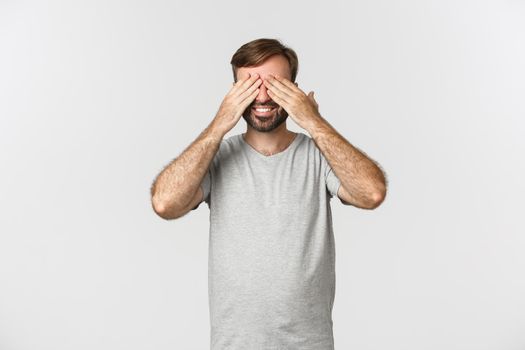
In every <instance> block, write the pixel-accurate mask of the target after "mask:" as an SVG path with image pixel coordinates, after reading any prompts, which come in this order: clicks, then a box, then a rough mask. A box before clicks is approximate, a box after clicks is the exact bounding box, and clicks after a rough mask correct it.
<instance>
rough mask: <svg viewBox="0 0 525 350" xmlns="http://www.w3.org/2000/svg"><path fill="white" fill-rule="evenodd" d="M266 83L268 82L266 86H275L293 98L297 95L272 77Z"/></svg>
mask: <svg viewBox="0 0 525 350" xmlns="http://www.w3.org/2000/svg"><path fill="white" fill-rule="evenodd" d="M266 81H267V84H266V86H267V87H270V86H273V87H275V88H277V89H279V90H281V91H282V92H283V93H285V94H287V95H289V96H292V95H293V94H294V93H295V91H294V90H292V89H290V88H289V87H288V86H286V85H285V84H283V83H282V82H280V81H279V80H277V79H275V78H272V77H271V76H270V77H269V78H268V79H267V80H266ZM294 86H295V85H294Z"/></svg>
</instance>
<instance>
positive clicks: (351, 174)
mask: <svg viewBox="0 0 525 350" xmlns="http://www.w3.org/2000/svg"><path fill="white" fill-rule="evenodd" d="M310 122H311V123H310V125H309V126H308V130H307V131H308V132H309V133H310V135H311V136H312V139H313V140H314V142H315V144H316V145H317V147H318V148H319V149H320V151H321V152H322V153H323V155H324V157H325V158H326V160H327V161H328V163H329V164H330V166H331V167H332V170H333V171H334V172H335V174H336V176H337V178H338V179H339V180H340V181H341V186H340V188H339V191H338V192H337V196H338V197H339V198H340V199H341V200H342V201H343V203H344V204H352V205H354V206H357V207H359V208H363V209H374V208H376V207H378V206H379V205H380V204H381V203H382V202H383V200H384V198H385V196H386V188H387V185H386V177H385V174H384V173H383V171H382V170H381V169H380V167H379V166H378V165H377V164H376V163H375V162H374V161H373V160H371V159H370V158H368V157H367V156H366V155H365V153H364V152H361V151H360V150H358V149H357V148H356V147H354V146H352V145H351V144H350V143H349V142H348V141H347V140H346V139H345V138H344V137H343V136H341V135H340V134H339V133H338V132H337V131H336V130H335V128H334V127H332V126H331V125H330V124H329V123H328V122H327V121H326V120H325V119H324V118H323V117H322V116H320V115H317V117H316V118H312V119H311V120H310ZM345 202H346V203H345Z"/></svg>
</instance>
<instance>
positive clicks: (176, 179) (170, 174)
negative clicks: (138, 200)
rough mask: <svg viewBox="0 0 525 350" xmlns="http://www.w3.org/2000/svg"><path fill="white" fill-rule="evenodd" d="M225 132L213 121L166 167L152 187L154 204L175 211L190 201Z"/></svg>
mask: <svg viewBox="0 0 525 350" xmlns="http://www.w3.org/2000/svg"><path fill="white" fill-rule="evenodd" d="M224 134H225V133H224V132H223V131H222V130H221V129H219V128H218V127H217V126H216V124H215V123H214V122H212V123H210V125H209V126H208V127H207V128H206V129H204V131H203V132H201V134H200V135H199V136H198V137H197V138H196V139H195V141H193V142H192V143H191V144H190V145H189V146H188V147H187V148H186V149H185V150H184V151H183V152H182V153H181V154H180V155H179V156H178V157H177V158H176V159H175V160H173V161H172V162H171V163H170V164H169V165H167V166H166V167H165V168H164V169H163V170H162V172H161V173H160V174H159V175H158V176H157V179H156V180H155V182H154V183H153V186H152V187H151V197H152V203H153V206H154V207H155V209H156V210H157V211H159V212H174V211H177V210H181V209H182V208H185V206H186V205H188V204H189V203H190V201H191V200H192V198H193V196H194V195H195V192H196V191H197V190H198V188H199V186H200V184H201V182H202V180H203V178H204V175H205V174H206V172H207V171H208V167H209V166H210V164H211V161H212V160H213V157H214V156H215V154H216V153H217V151H218V149H219V146H220V143H221V140H222V138H223V137H224Z"/></svg>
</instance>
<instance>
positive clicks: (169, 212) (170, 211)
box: [151, 197, 182, 220]
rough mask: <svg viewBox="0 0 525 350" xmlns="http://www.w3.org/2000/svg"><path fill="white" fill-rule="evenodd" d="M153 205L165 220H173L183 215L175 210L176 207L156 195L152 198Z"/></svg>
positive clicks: (155, 210) (154, 209)
mask: <svg viewBox="0 0 525 350" xmlns="http://www.w3.org/2000/svg"><path fill="white" fill-rule="evenodd" d="M151 206H152V208H153V211H154V212H155V214H157V215H158V216H159V217H161V218H163V219H164V220H173V219H177V218H179V217H181V216H182V215H180V214H179V213H178V211H177V210H174V208H170V207H169V206H168V205H167V204H166V203H165V202H163V201H160V200H159V199H158V198H156V197H152V198H151Z"/></svg>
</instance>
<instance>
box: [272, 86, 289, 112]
mask: <svg viewBox="0 0 525 350" xmlns="http://www.w3.org/2000/svg"><path fill="white" fill-rule="evenodd" d="M267 91H268V96H270V97H271V98H272V100H274V101H275V102H277V104H278V105H280V106H281V107H283V108H285V106H287V105H288V102H287V101H286V100H285V99H283V98H282V97H281V96H282V95H280V96H279V95H277V94H276V93H274V92H273V91H272V90H267Z"/></svg>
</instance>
